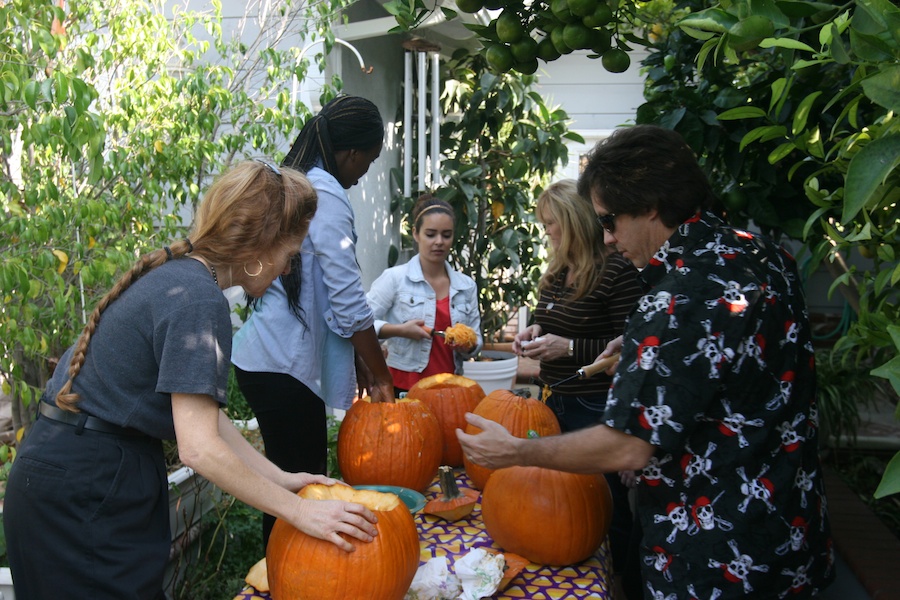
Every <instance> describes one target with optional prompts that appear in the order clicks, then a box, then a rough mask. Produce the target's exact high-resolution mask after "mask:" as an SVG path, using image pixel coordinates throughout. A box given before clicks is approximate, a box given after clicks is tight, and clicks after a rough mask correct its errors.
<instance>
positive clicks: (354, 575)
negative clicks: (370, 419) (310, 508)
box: [266, 484, 419, 600]
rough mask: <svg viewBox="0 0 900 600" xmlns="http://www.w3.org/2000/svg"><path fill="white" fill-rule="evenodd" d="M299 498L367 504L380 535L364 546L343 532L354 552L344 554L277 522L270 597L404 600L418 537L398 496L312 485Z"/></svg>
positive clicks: (270, 555)
mask: <svg viewBox="0 0 900 600" xmlns="http://www.w3.org/2000/svg"><path fill="white" fill-rule="evenodd" d="M298 495H299V496H300V497H301V498H305V499H308V500H344V501H347V502H356V503H359V504H363V505H365V506H366V507H367V508H369V510H371V511H373V512H374V513H375V516H377V517H378V523H376V524H375V527H376V528H377V529H378V535H376V536H375V538H374V540H373V541H371V542H363V541H360V540H357V539H356V538H352V537H350V536H347V535H344V534H341V536H342V537H343V538H344V539H346V540H347V541H349V542H350V543H351V544H353V546H354V548H355V550H354V551H353V552H344V551H343V550H341V549H340V548H338V547H337V546H335V545H334V544H332V543H331V542H328V541H325V540H320V539H318V538H314V537H312V536H311V535H307V534H306V533H303V532H302V531H300V530H298V529H295V528H294V527H293V526H292V525H291V524H290V523H288V522H287V521H283V520H281V519H278V520H277V521H275V526H274V527H273V528H272V534H271V536H270V537H269V545H268V548H267V550H266V566H267V570H268V582H269V586H270V589H271V595H272V598H277V599H278V600H345V599H346V598H371V599H373V600H401V599H402V598H403V596H404V595H405V594H406V592H407V590H408V589H409V585H410V583H412V580H413V577H415V574H416V569H417V568H418V567H419V535H418V532H417V531H416V525H415V522H414V521H413V518H412V515H410V513H409V509H408V508H407V507H406V505H405V504H404V503H403V502H401V501H400V499H399V498H398V497H397V496H396V495H394V494H385V493H382V492H376V491H372V490H354V489H353V488H351V487H348V486H345V485H333V486H327V485H320V484H313V485H308V486H306V487H305V488H303V489H302V490H300V492H299V493H298Z"/></svg>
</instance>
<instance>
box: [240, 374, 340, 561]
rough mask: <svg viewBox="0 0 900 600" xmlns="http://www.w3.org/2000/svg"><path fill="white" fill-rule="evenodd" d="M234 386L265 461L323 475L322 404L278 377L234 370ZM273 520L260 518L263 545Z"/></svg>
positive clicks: (325, 434) (304, 389)
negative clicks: (247, 407)
mask: <svg viewBox="0 0 900 600" xmlns="http://www.w3.org/2000/svg"><path fill="white" fill-rule="evenodd" d="M234 372H235V375H236V376H237V382H238V386H240V388H241V392H242V393H243V394H244V397H245V398H246V399H247V404H249V405H250V408H252V409H253V413H254V414H255V415H256V420H257V421H258V422H259V431H260V433H262V437H263V443H264V444H265V446H266V457H267V458H268V459H269V460H271V461H272V462H273V463H275V464H276V465H278V466H279V467H280V468H281V469H283V470H284V471H288V472H291V473H297V472H305V473H319V474H322V475H324V474H325V471H326V468H327V460H328V426H327V422H326V419H325V403H324V402H322V399H321V398H319V397H318V396H316V395H315V394H314V393H312V391H311V390H310V389H309V388H308V387H306V386H305V385H303V384H302V383H300V382H299V381H297V380H296V379H294V378H293V377H291V376H290V375H285V374H282V373H256V372H248V371H243V370H241V369H238V368H237V367H235V370H234ZM274 524H275V517H273V516H272V515H267V514H264V515H263V544H265V545H268V543H269V533H271V531H272V526H273V525H274Z"/></svg>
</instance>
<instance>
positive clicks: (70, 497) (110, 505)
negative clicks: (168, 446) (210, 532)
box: [3, 417, 171, 600]
mask: <svg viewBox="0 0 900 600" xmlns="http://www.w3.org/2000/svg"><path fill="white" fill-rule="evenodd" d="M3 525H4V529H5V530H6V542H7V551H8V554H9V564H10V568H11V570H12V576H13V585H14V586H15V590H16V598H18V599H20V600H46V599H47V598H54V599H57V598H59V599H69V598H71V599H72V600H76V599H84V598H91V599H92V600H124V599H134V600H151V599H153V600H156V599H160V598H163V597H164V596H163V591H162V590H163V578H164V575H165V569H166V564H167V563H168V560H169V548H170V546H171V534H170V533H169V494H168V484H167V481H166V469H165V463H164V460H163V452H162V444H161V442H160V441H159V440H156V439H152V438H149V437H120V436H116V435H112V434H108V433H100V432H96V431H91V430H87V429H84V430H81V431H78V430H77V429H76V427H74V426H72V425H66V424H64V423H59V422H56V421H51V420H50V419H47V418H43V417H41V418H39V419H38V420H37V422H35V424H34V426H33V427H32V429H31V431H30V432H29V434H28V438H27V439H26V440H25V442H24V443H23V444H22V447H21V449H20V452H19V454H18V456H17V457H16V461H15V463H14V464H13V467H12V470H11V471H10V474H9V481H8V482H7V487H6V497H5V499H4V507H3Z"/></svg>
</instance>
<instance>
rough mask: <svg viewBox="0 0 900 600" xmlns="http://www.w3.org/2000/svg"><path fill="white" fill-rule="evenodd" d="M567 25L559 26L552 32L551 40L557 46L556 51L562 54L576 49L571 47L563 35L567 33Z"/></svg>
mask: <svg viewBox="0 0 900 600" xmlns="http://www.w3.org/2000/svg"><path fill="white" fill-rule="evenodd" d="M565 30H566V28H565V27H557V28H556V29H554V30H553V31H551V32H550V41H551V42H552V43H553V47H554V48H556V51H557V52H559V53H560V54H569V53H570V52H572V50H574V48H570V47H569V46H568V45H567V44H566V41H565V39H564V38H563V35H564V34H565Z"/></svg>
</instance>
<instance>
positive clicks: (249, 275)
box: [244, 258, 263, 277]
mask: <svg viewBox="0 0 900 600" xmlns="http://www.w3.org/2000/svg"><path fill="white" fill-rule="evenodd" d="M256 262H257V263H258V264H259V269H257V271H256V273H251V272H250V271H248V270H247V263H244V273H246V274H247V277H259V276H260V274H261V273H262V272H263V264H262V261H261V260H259V259H258V258H257V259H256Z"/></svg>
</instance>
